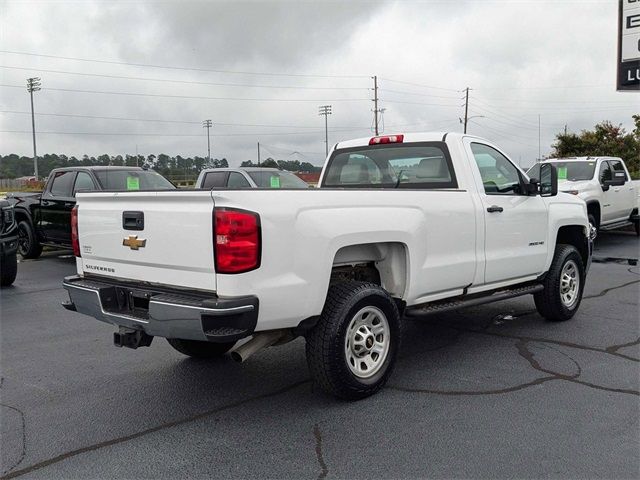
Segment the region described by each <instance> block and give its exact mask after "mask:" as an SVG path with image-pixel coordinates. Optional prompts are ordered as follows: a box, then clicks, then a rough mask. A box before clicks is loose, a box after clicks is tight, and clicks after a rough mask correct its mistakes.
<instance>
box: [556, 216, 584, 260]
mask: <svg viewBox="0 0 640 480" xmlns="http://www.w3.org/2000/svg"><path fill="white" fill-rule="evenodd" d="M558 244H565V245H573V246H574V247H576V249H577V250H578V252H579V253H580V256H581V257H582V262H583V265H586V264H587V262H588V261H589V244H588V240H587V237H586V236H585V234H584V227H582V226H581V225H567V226H564V227H560V230H558V236H557V238H556V245H558Z"/></svg>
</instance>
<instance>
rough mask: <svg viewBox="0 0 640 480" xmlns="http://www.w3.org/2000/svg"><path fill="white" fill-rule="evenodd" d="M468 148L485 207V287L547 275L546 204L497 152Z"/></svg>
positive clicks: (476, 143)
mask: <svg viewBox="0 0 640 480" xmlns="http://www.w3.org/2000/svg"><path fill="white" fill-rule="evenodd" d="M465 147H466V150H467V155H468V157H469V158H470V160H471V162H472V163H471V170H472V172H473V174H474V177H475V180H476V181H475V183H476V187H477V189H478V194H479V196H480V199H481V202H482V207H483V208H482V211H483V215H484V224H485V242H484V243H485V269H484V282H485V283H495V282H502V281H507V280H511V279H514V278H521V277H525V276H530V275H536V274H540V273H542V272H543V271H544V267H545V262H546V259H547V249H548V248H550V246H548V245H546V241H547V230H548V214H547V207H546V204H545V202H544V200H543V199H542V198H541V197H540V196H539V195H527V194H526V192H525V189H524V185H525V177H524V175H523V174H522V173H521V172H520V170H519V169H518V168H517V167H516V166H515V165H514V164H513V163H512V162H511V161H510V160H509V159H508V158H507V157H506V155H504V154H503V153H501V152H500V151H498V150H497V149H496V148H495V147H493V146H491V145H487V144H485V143H482V142H479V141H476V140H473V139H467V140H466V141H465Z"/></svg>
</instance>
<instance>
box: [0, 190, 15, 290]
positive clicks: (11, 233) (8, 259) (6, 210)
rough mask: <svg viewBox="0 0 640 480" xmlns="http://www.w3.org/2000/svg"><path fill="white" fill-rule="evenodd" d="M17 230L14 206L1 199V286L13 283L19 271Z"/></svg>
mask: <svg viewBox="0 0 640 480" xmlns="http://www.w3.org/2000/svg"><path fill="white" fill-rule="evenodd" d="M17 230H18V229H17V228H16V221H15V217H14V215H13V207H12V206H11V205H10V204H9V202H7V201H6V200H0V286H2V287H8V286H9V285H11V284H12V283H13V281H14V280H15V279H16V274H17V273H18V259H17V258H16V248H17V245H18V232H17Z"/></svg>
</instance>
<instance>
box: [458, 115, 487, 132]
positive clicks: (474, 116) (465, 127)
mask: <svg viewBox="0 0 640 480" xmlns="http://www.w3.org/2000/svg"><path fill="white" fill-rule="evenodd" d="M472 118H484V115H471V116H470V117H464V120H463V119H462V118H460V117H458V120H460V123H464V133H467V123H468V122H470V121H471V119H472Z"/></svg>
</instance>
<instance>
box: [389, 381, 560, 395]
mask: <svg viewBox="0 0 640 480" xmlns="http://www.w3.org/2000/svg"><path fill="white" fill-rule="evenodd" d="M550 380H557V377H556V376H548V377H540V378H536V379H534V380H531V381H530V382H525V383H520V384H518V385H513V386H511V387H507V388H499V389H495V390H433V389H429V388H409V387H397V386H393V385H390V386H388V387H387V388H388V389H389V390H397V391H399V392H407V393H430V394H433V395H449V396H460V397H463V396H481V395H502V394H504V393H511V392H517V391H519V390H524V389H526V388H530V387H534V386H536V385H541V384H543V383H545V382H548V381H550Z"/></svg>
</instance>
